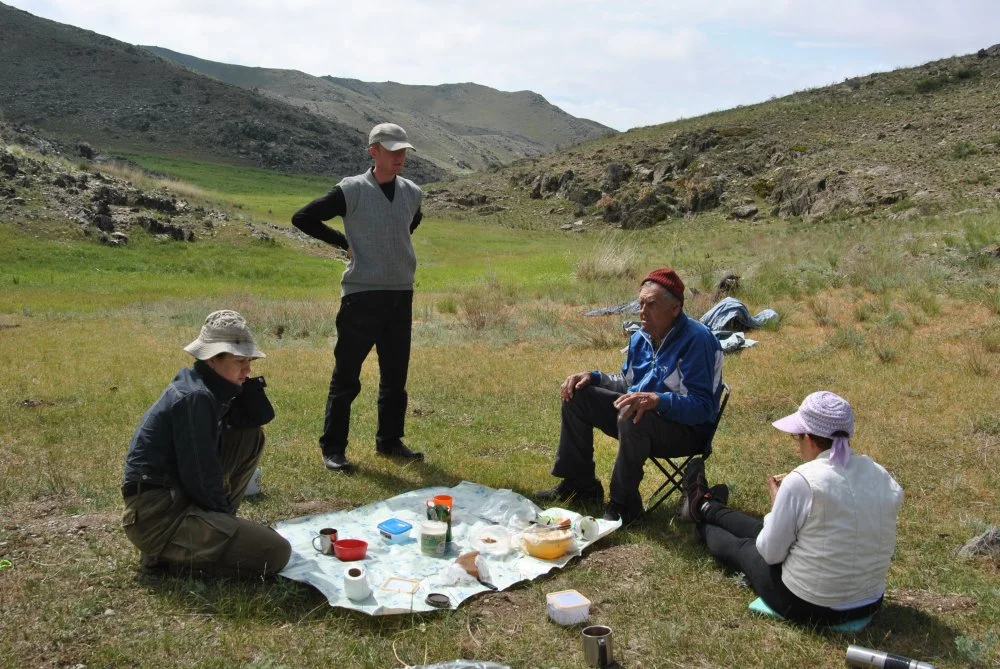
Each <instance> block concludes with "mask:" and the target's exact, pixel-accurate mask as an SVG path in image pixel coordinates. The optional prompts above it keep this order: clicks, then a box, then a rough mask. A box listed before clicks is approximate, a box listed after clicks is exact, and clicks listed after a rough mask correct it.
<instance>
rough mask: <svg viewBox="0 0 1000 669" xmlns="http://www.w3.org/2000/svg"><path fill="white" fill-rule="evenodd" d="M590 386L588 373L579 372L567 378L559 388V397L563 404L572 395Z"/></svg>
mask: <svg viewBox="0 0 1000 669" xmlns="http://www.w3.org/2000/svg"><path fill="white" fill-rule="evenodd" d="M589 385H590V372H580V373H579V374H573V375H571V376H567V377H566V380H565V381H563V382H562V385H561V386H559V395H560V396H561V397H562V400H563V402H566V401H568V400H570V399H572V398H573V393H575V392H576V391H578V390H580V389H582V388H586V387H587V386H589Z"/></svg>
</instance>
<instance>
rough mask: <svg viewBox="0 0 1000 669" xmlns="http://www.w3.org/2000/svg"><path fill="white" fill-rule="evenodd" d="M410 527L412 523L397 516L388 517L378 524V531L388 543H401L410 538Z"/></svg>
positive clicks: (411, 527)
mask: <svg viewBox="0 0 1000 669" xmlns="http://www.w3.org/2000/svg"><path fill="white" fill-rule="evenodd" d="M411 529H413V525H410V524H409V523H408V522H406V521H405V520H400V519H399V518H390V519H388V520H383V521H382V522H381V523H379V524H378V533H379V534H380V535H382V538H383V539H385V540H386V541H388V542H389V543H390V544H401V543H403V542H404V541H407V540H408V539H409V538H410V530H411Z"/></svg>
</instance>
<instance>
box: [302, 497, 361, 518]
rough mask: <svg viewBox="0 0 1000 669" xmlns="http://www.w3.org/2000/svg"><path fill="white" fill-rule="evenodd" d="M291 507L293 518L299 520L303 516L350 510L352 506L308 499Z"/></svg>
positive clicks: (325, 500)
mask: <svg viewBox="0 0 1000 669" xmlns="http://www.w3.org/2000/svg"><path fill="white" fill-rule="evenodd" d="M291 507H292V518H299V517H301V516H316V515H319V514H321V513H330V512H331V511H340V510H341V509H347V508H350V505H348V504H340V503H337V502H331V501H330V500H328V499H307V500H302V501H300V502H292V504H291Z"/></svg>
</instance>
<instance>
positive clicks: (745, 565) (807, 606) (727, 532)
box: [698, 501, 882, 625]
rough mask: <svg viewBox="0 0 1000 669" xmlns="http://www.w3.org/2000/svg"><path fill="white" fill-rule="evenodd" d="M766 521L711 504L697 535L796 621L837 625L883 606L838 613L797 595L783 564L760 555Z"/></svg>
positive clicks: (778, 610)
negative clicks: (759, 541)
mask: <svg viewBox="0 0 1000 669" xmlns="http://www.w3.org/2000/svg"><path fill="white" fill-rule="evenodd" d="M762 529H764V521H762V520H760V519H759V518H754V517H753V516H748V515H747V514H745V513H741V512H739V511H736V510H735V509H730V508H729V507H727V506H725V505H723V504H720V503H718V502H713V501H710V502H708V508H707V510H706V512H705V522H704V523H699V524H698V533H699V534H700V535H701V537H702V538H703V539H704V540H705V544H706V545H707V546H708V552H709V553H711V554H712V555H713V556H714V557H715V558H716V559H717V560H718V561H719V562H721V563H722V564H723V565H725V566H726V567H728V568H729V569H731V570H733V571H740V572H743V573H744V574H745V575H746V577H747V580H748V581H749V582H750V587H751V588H753V590H754V592H756V593H757V594H758V595H760V598H761V599H763V600H764V602H765V603H766V604H767V605H768V606H769V607H771V609H772V610H773V611H774V612H776V613H779V614H781V615H782V616H784V617H785V618H788V619H789V620H794V621H796V622H801V623H806V624H826V625H836V624H837V623H842V622H846V621H848V620H857V619H858V618H864V617H865V616H869V615H871V614H873V613H875V611H877V610H878V608H879V607H880V606H881V605H882V599H881V598H880V599H879V600H878V601H877V602H875V603H873V604H868V605H866V606H860V607H858V608H854V609H847V610H844V611H836V610H834V609H831V608H827V607H825V606H817V605H816V604H812V603H810V602H807V601H806V600H804V599H802V598H800V597H799V596H797V595H795V594H794V593H793V592H792V591H791V590H789V589H788V588H787V587H786V586H785V584H784V583H783V582H782V580H781V565H780V564H775V565H771V564H768V563H767V562H765V561H764V558H762V557H761V555H760V553H759V552H757V543H756V542H757V535H758V534H760V531H761V530H762Z"/></svg>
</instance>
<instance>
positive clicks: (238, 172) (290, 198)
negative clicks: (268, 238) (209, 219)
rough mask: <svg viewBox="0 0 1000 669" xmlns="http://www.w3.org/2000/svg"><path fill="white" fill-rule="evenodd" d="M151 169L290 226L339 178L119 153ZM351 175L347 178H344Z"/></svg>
mask: <svg viewBox="0 0 1000 669" xmlns="http://www.w3.org/2000/svg"><path fill="white" fill-rule="evenodd" d="M116 155H120V156H122V157H124V158H128V159H129V160H132V161H134V162H136V163H138V164H139V165H141V166H142V167H144V168H145V169H147V170H152V171H154V172H156V173H158V174H164V175H167V176H169V177H171V178H174V179H178V180H180V181H183V182H184V183H186V184H191V185H193V186H196V187H197V188H200V189H201V190H202V191H203V192H204V194H205V195H206V196H207V197H209V198H212V199H218V200H219V201H221V202H224V203H226V204H229V205H234V206H237V207H239V208H240V209H242V210H244V211H246V212H248V213H250V214H252V215H254V216H255V217H257V218H262V219H266V220H270V221H274V222H279V221H280V222H283V223H288V222H289V221H290V220H291V218H292V214H294V213H295V212H296V210H298V209H299V207H301V206H302V205H304V204H306V203H307V202H309V201H311V200H314V199H315V198H317V197H319V196H321V195H325V194H326V193H327V192H328V191H329V190H330V189H331V188H333V187H334V186H335V185H336V183H337V181H339V179H331V178H329V177H317V176H308V175H302V174H285V173H281V172H271V171H268V170H264V169H259V168H254V167H233V166H232V165H224V164H221V163H210V162H204V161H198V160H191V159H188V158H178V157H167V156H157V155H148V154H139V153H127V152H118V153H116ZM344 176H347V175H344Z"/></svg>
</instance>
